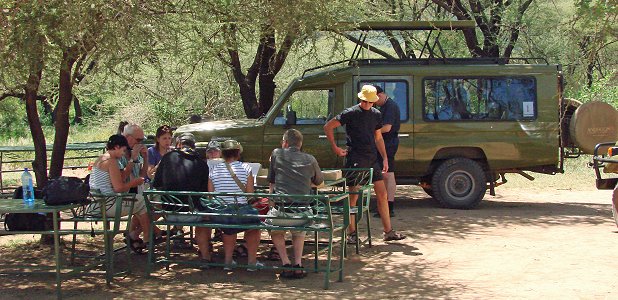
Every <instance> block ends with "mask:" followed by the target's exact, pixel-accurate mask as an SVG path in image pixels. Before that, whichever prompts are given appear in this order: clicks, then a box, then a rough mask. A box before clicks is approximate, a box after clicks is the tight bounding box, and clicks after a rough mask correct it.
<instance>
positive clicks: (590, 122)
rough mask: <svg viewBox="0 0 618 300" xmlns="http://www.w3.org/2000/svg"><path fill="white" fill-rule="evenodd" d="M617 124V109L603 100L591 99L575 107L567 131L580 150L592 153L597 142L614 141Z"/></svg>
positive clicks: (617, 132) (617, 137) (616, 133)
mask: <svg viewBox="0 0 618 300" xmlns="http://www.w3.org/2000/svg"><path fill="white" fill-rule="evenodd" d="M617 126H618V111H616V109H615V108H614V107H613V106H611V105H609V104H607V103H605V102H600V101H592V102H587V103H584V104H582V105H581V106H580V107H578V108H577V110H576V111H575V113H574V114H573V117H572V118H571V123H570V124H569V131H570V133H571V139H572V140H573V141H574V142H575V145H577V147H579V149H580V150H581V151H582V152H584V153H587V154H593V153H594V147H595V146H596V145H597V144H599V143H604V142H616V140H617V139H618V130H617V128H616V127H617Z"/></svg>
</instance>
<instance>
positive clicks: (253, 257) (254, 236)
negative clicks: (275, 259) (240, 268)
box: [245, 229, 261, 265]
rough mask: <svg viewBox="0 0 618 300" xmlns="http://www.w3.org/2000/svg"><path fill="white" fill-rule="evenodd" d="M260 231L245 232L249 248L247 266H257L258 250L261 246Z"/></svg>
mask: <svg viewBox="0 0 618 300" xmlns="http://www.w3.org/2000/svg"><path fill="white" fill-rule="evenodd" d="M260 237H261V236H260V230H258V229H253V230H247V231H245V242H247V243H246V246H247V264H249V265H255V263H256V262H257V249H258V246H259V245H260Z"/></svg>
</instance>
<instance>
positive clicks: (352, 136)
mask: <svg viewBox="0 0 618 300" xmlns="http://www.w3.org/2000/svg"><path fill="white" fill-rule="evenodd" d="M358 98H359V99H360V100H361V103H359V104H357V105H354V106H352V107H350V108H346V109H345V110H343V112H341V113H340V114H339V115H337V116H336V117H335V118H333V119H331V120H330V121H328V123H326V125H324V132H325V133H326V138H327V139H328V141H329V142H330V144H331V148H332V150H333V152H335V154H337V155H338V156H345V157H346V162H345V167H346V168H373V185H374V186H373V188H374V190H375V193H376V197H377V199H378V212H379V213H380V217H381V220H382V226H383V227H384V240H385V241H394V240H401V239H404V238H405V236H404V235H402V234H400V233H398V232H396V231H395V230H393V228H392V226H391V220H390V215H389V213H388V202H387V194H386V187H385V185H384V180H383V178H382V173H386V172H388V158H387V157H388V156H387V155H386V148H385V147H384V140H383V138H382V132H381V130H380V129H381V128H382V115H381V114H380V112H379V111H378V110H377V109H376V108H374V107H373V104H374V103H375V102H376V101H378V95H377V91H376V88H375V87H374V86H372V85H364V86H363V87H362V89H361V91H360V92H359V93H358ZM342 125H345V132H346V139H347V146H348V149H347V150H345V149H342V148H340V147H339V146H337V143H336V142H335V135H334V130H335V128H337V127H339V126H342ZM376 149H377V152H379V153H380V155H381V157H383V158H384V159H383V160H382V167H381V168H380V165H379V163H378V159H377V152H376ZM348 184H350V185H353V184H362V183H354V182H348ZM350 191H351V192H354V191H358V186H354V187H350ZM357 200H358V194H353V195H350V205H356V201H357ZM349 227H350V236H349V242H355V240H356V239H357V235H356V224H355V222H354V221H353V220H352V221H351V224H350V226H349Z"/></svg>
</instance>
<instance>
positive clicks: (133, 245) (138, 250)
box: [125, 235, 147, 254]
mask: <svg viewBox="0 0 618 300" xmlns="http://www.w3.org/2000/svg"><path fill="white" fill-rule="evenodd" d="M125 242H126V243H127V246H129V249H131V251H133V253H135V254H144V249H146V248H147V245H146V243H144V241H143V240H142V239H140V238H137V239H132V238H131V236H129V235H127V236H126V237H125Z"/></svg>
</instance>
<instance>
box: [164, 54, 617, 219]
mask: <svg viewBox="0 0 618 300" xmlns="http://www.w3.org/2000/svg"><path fill="white" fill-rule="evenodd" d="M529 61H530V60H529V59H510V60H509V61H506V60H504V59H497V58H496V59H478V58H477V59H474V58H463V59H453V58H425V59H397V60H391V59H364V60H363V59H360V60H359V59H352V60H347V61H345V62H344V65H343V66H340V67H337V65H327V66H325V67H323V68H321V67H319V68H315V69H313V70H308V71H306V72H305V74H303V76H301V77H300V78H297V79H295V80H294V81H292V83H291V84H290V85H289V86H288V87H287V88H286V89H285V90H284V91H283V92H282V94H281V95H280V97H279V98H278V100H277V101H276V102H275V103H274V104H273V106H272V108H271V109H270V111H268V113H267V114H265V115H264V116H263V117H261V118H260V119H256V120H249V119H247V120H230V121H213V122H203V123H197V124H189V125H184V126H181V127H179V128H178V130H177V132H176V134H180V133H182V132H191V133H193V134H194V135H195V136H196V138H197V140H198V141H199V142H200V143H198V146H200V145H202V146H205V145H206V144H207V143H208V141H210V140H211V139H216V140H225V139H236V140H238V141H239V142H241V143H242V145H243V147H244V152H243V154H242V155H243V157H242V160H243V161H247V162H259V163H261V164H262V166H267V165H268V161H269V157H270V154H271V152H272V150H273V149H275V148H277V147H280V146H281V137H282V135H283V133H284V131H285V130H287V129H288V128H295V129H298V130H300V131H301V132H302V133H303V135H304V143H303V150H304V151H305V152H307V153H310V154H312V155H314V156H315V157H316V158H317V160H318V162H319V164H320V166H321V167H322V168H338V167H342V166H343V164H344V161H343V158H341V157H337V156H336V155H335V154H334V153H333V152H332V151H331V149H330V145H329V143H328V140H327V139H326V135H325V134H324V130H323V126H324V124H326V122H327V121H328V120H330V119H331V118H333V117H334V116H335V115H337V114H338V113H340V112H341V111H342V110H343V109H344V108H346V107H350V106H352V105H355V104H357V96H356V94H357V92H358V91H359V89H360V87H361V86H362V85H364V84H374V85H379V86H381V87H382V88H383V89H384V91H385V92H386V93H387V94H388V95H389V96H390V97H391V98H392V99H393V100H394V101H395V102H396V103H397V104H398V106H399V108H400V111H401V116H400V120H401V129H400V131H399V139H400V142H399V150H398V151H397V155H396V157H395V161H396V162H395V166H396V167H395V175H396V177H397V182H398V184H418V185H420V186H421V187H422V188H423V189H424V190H425V191H426V192H427V193H428V194H429V195H431V196H432V197H433V198H434V199H436V200H438V201H439V202H440V203H441V204H442V205H444V206H445V207H449V208H463V209H469V208H473V207H475V206H476V205H478V203H479V202H480V201H481V200H482V199H483V197H484V195H485V193H486V191H487V190H488V189H489V190H490V193H492V194H493V193H494V187H496V186H497V185H499V184H502V183H505V182H506V180H505V174H506V173H518V174H521V175H523V176H526V177H528V178H529V179H530V178H532V177H531V176H530V175H528V174H527V173H524V172H526V171H531V172H538V173H544V174H556V173H562V172H563V162H564V159H565V158H568V157H573V156H577V155H578V154H579V153H583V152H587V153H592V151H593V150H594V146H595V145H596V144H597V143H599V142H604V141H608V140H609V141H612V140H613V141H615V140H616V139H617V137H616V132H617V131H616V123H617V122H616V121H617V115H618V113H616V111H615V110H614V109H613V108H612V107H611V106H609V105H607V104H605V103H600V102H595V103H586V104H584V105H580V104H579V103H578V102H577V101H573V100H567V99H563V97H562V73H561V67H560V66H559V65H551V64H548V63H546V62H544V63H536V64H531V63H528V62H529ZM536 61H538V60H536ZM345 63H347V64H345ZM606 106H608V107H609V108H608V107H606ZM335 138H336V140H337V143H338V144H339V145H340V146H343V147H345V132H344V130H343V128H337V130H336V132H335Z"/></svg>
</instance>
